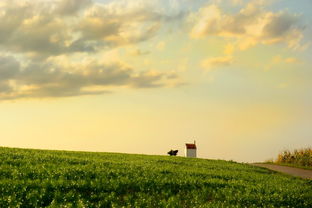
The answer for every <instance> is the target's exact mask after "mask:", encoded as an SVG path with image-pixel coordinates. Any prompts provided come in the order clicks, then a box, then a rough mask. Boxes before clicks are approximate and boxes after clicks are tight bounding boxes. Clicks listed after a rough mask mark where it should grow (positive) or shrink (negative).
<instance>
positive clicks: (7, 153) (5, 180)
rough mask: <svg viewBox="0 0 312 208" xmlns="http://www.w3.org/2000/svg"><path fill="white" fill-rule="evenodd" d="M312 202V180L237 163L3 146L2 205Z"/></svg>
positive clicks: (0, 162) (267, 204) (0, 153)
mask: <svg viewBox="0 0 312 208" xmlns="http://www.w3.org/2000/svg"><path fill="white" fill-rule="evenodd" d="M45 206H49V207H122V206H124V207H312V183H311V181H309V180H303V179H299V178H294V177H290V176H286V175H282V174H278V173H274V172H271V171H269V170H266V169H262V168H258V167H253V166H249V165H247V164H238V163H234V162H226V161H217V160H203V159H190V158H182V157H169V156H168V157H167V156H144V155H128V154H113V153H87V152H65V151H39V150H26V149H10V148H0V207H45Z"/></svg>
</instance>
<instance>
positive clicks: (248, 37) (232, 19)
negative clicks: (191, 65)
mask: <svg viewBox="0 0 312 208" xmlns="http://www.w3.org/2000/svg"><path fill="white" fill-rule="evenodd" d="M261 2H262V1H252V2H250V3H248V4H247V5H246V6H245V7H244V8H242V9H241V10H240V11H239V12H238V13H236V14H227V13H225V12H223V11H222V10H221V8H219V6H218V5H216V4H210V5H208V6H206V7H203V8H201V9H199V11H198V12H195V13H193V14H191V15H190V17H189V19H190V21H191V22H192V23H193V26H192V29H191V32H190V36H191V37H192V38H202V37H207V36H220V37H224V38H234V39H236V40H237V43H238V44H237V45H238V48H240V49H241V50H244V49H247V48H249V47H252V46H254V45H257V44H275V43H286V44H287V45H288V47H289V48H293V49H296V48H298V47H299V46H300V41H301V39H302V38H303V35H302V30H303V29H302V27H300V25H299V16H298V15H296V14H291V13H289V12H288V11H279V12H271V11H267V10H265V8H264V6H263V4H262V3H261Z"/></svg>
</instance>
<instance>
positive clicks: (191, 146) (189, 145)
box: [185, 143, 196, 149]
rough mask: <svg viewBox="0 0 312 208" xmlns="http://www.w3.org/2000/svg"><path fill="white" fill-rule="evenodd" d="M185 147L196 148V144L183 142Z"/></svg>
mask: <svg viewBox="0 0 312 208" xmlns="http://www.w3.org/2000/svg"><path fill="white" fill-rule="evenodd" d="M185 145H186V148H187V149H196V144H187V143H186V144H185Z"/></svg>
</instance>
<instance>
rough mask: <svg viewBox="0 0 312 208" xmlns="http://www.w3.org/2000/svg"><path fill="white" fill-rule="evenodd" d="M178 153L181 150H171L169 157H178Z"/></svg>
mask: <svg viewBox="0 0 312 208" xmlns="http://www.w3.org/2000/svg"><path fill="white" fill-rule="evenodd" d="M178 151H179V150H170V151H169V152H168V155H170V156H177V154H178Z"/></svg>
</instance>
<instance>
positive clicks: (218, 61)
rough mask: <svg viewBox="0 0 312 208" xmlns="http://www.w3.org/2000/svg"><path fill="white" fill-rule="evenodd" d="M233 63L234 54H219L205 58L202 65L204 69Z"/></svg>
mask: <svg viewBox="0 0 312 208" xmlns="http://www.w3.org/2000/svg"><path fill="white" fill-rule="evenodd" d="M232 63H233V57H232V56H219V57H212V58H207V59H204V60H203V61H202V62H201V66H202V67H203V68H204V69H208V70H209V69H212V68H215V67H225V66H229V65H230V64H232Z"/></svg>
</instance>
